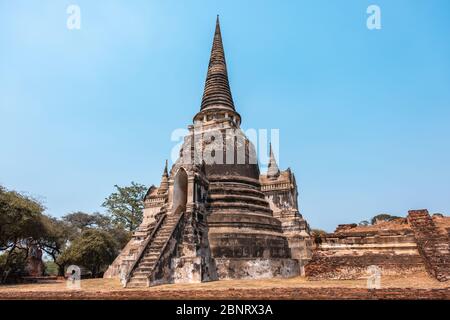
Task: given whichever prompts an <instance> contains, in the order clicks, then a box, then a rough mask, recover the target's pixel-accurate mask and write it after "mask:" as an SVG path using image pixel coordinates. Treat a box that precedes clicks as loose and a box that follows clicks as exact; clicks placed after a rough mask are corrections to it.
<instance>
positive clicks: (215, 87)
mask: <svg viewBox="0 0 450 320" xmlns="http://www.w3.org/2000/svg"><path fill="white" fill-rule="evenodd" d="M207 108H220V109H231V110H233V111H234V103H233V98H232V96H231V90H230V84H229V82H228V73H227V64H226V62H225V52H224V50H223V44H222V35H221V33H220V24H219V16H217V20H216V31H215V33H214V41H213V46H212V49H211V58H210V60H209V66H208V74H207V76H206V82H205V90H204V92H203V99H202V105H201V110H204V109H207Z"/></svg>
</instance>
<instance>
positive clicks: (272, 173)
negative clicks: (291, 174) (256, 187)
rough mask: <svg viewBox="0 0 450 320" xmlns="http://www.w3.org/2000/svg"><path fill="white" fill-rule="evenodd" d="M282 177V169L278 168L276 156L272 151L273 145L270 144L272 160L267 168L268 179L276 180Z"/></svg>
mask: <svg viewBox="0 0 450 320" xmlns="http://www.w3.org/2000/svg"><path fill="white" fill-rule="evenodd" d="M279 175H280V169H279V168H278V164H277V161H276V160H275V155H274V154H273V150H272V143H271V144H270V160H269V165H268V166H267V177H268V178H273V179H276V178H278V176H279Z"/></svg>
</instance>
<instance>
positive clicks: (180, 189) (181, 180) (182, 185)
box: [172, 168, 188, 212]
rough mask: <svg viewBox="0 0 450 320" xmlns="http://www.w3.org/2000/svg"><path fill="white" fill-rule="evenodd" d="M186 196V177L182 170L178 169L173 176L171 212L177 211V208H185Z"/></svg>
mask: <svg viewBox="0 0 450 320" xmlns="http://www.w3.org/2000/svg"><path fill="white" fill-rule="evenodd" d="M187 195H188V175H187V173H186V171H185V170H184V169H183V168H180V169H179V170H178V172H177V174H176V175H175V179H174V182H173V202H172V208H173V211H174V212H175V211H177V209H178V208H179V207H183V208H184V207H186V203H187Z"/></svg>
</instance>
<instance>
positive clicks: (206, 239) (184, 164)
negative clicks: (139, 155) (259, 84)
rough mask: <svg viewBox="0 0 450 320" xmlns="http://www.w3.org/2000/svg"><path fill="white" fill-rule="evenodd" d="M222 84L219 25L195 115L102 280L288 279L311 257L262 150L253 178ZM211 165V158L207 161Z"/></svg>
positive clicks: (287, 186) (281, 178)
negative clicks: (140, 217) (262, 171)
mask: <svg viewBox="0 0 450 320" xmlns="http://www.w3.org/2000/svg"><path fill="white" fill-rule="evenodd" d="M240 124H241V116H240V115H239V113H238V112H237V111H236V109H235V106H234V102H233V98H232V95H231V91H230V86H229V82H228V74H227V67H226V62H225V54H224V50H223V44H222V36H221V32H220V25H219V19H218V18H217V22H216V29H215V33H214V40H213V45H212V50H211V57H210V61H209V66H208V72H207V76H206V82H205V88H204V94H203V98H202V102H201V107H200V111H199V112H198V113H197V114H196V115H195V116H194V119H193V125H190V126H189V127H188V129H189V134H188V135H187V136H186V137H185V138H184V143H183V145H182V147H181V150H180V156H179V158H178V160H177V161H176V162H175V163H174V164H173V166H172V168H171V169H170V170H169V168H168V167H167V162H166V167H165V169H164V173H163V175H162V179H161V183H160V185H159V187H155V186H152V187H150V189H149V190H148V192H147V195H146V196H145V199H144V203H145V209H144V219H143V222H142V224H141V225H140V226H139V227H138V229H137V230H136V231H135V232H134V234H133V237H132V239H131V241H130V242H129V243H128V244H127V245H126V246H125V248H124V249H123V250H122V252H121V253H120V255H119V256H118V257H117V258H116V260H115V261H114V262H113V264H112V265H111V266H110V267H109V268H108V270H107V272H106V273H105V277H120V278H121V279H122V281H123V284H124V285H125V286H127V287H140V286H151V285H157V284H162V283H183V282H191V283H192V282H193V283H195V282H202V281H211V280H220V279H263V278H272V277H292V276H296V275H299V274H301V273H302V271H303V270H304V265H305V264H306V262H307V261H308V259H310V258H311V250H310V249H311V245H312V240H311V237H310V231H309V226H308V224H307V222H306V221H305V220H304V219H303V217H302V215H301V214H300V212H299V210H298V204H297V196H298V194H297V185H296V181H295V176H294V174H293V173H292V172H291V170H290V169H287V170H285V171H282V170H280V169H279V167H278V165H277V163H276V161H275V156H274V154H273V152H272V148H270V162H269V165H268V170H267V173H266V174H260V170H259V166H258V163H257V161H256V159H257V158H256V151H255V148H254V146H253V144H252V143H251V142H250V141H249V139H248V138H247V137H246V136H245V134H244V133H243V132H242V131H241V129H240ZM211 158H212V161H211Z"/></svg>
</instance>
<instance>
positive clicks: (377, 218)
mask: <svg viewBox="0 0 450 320" xmlns="http://www.w3.org/2000/svg"><path fill="white" fill-rule="evenodd" d="M398 218H400V217H397V216H392V215H390V214H387V213H381V214H378V215H376V216H374V217H373V218H372V219H371V220H370V223H371V224H376V223H377V221H392V220H394V219H398Z"/></svg>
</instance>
